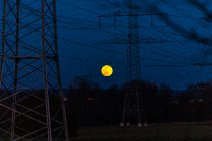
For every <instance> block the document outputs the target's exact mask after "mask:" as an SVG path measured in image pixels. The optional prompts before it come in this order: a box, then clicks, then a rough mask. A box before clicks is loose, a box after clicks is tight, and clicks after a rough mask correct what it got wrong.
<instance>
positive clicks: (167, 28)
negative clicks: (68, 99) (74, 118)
mask: <svg viewBox="0 0 212 141" xmlns="http://www.w3.org/2000/svg"><path fill="white" fill-rule="evenodd" d="M137 3H138V6H137V8H138V14H140V16H139V27H138V28H139V34H140V43H141V44H140V48H141V67H142V68H141V77H142V79H143V80H147V81H151V82H156V83H158V84H160V83H165V84H167V85H169V86H171V88H172V89H186V87H187V86H188V85H189V84H190V83H196V82H200V81H208V80H210V79H211V69H212V67H211V65H210V64H211V62H210V60H211V54H212V49H211V47H210V46H211V41H210V40H209V39H210V37H211V34H212V33H211V32H210V31H211V17H210V14H211V11H210V9H211V8H210V7H211V6H212V2H211V1H209V0H201V1H198V0H197V2H196V3H193V2H192V1H190V0H178V1H173V0H160V1H158V0H148V1H147V0H146V1H145V0H138V1H137ZM204 7H205V8H204ZM0 8H1V9H2V4H0ZM127 9H128V8H127V1H125V0H71V1H70V0H58V1H57V15H58V17H57V18H58V24H57V25H58V40H59V48H60V61H61V70H62V78H63V86H64V87H68V86H69V85H70V82H71V80H72V79H73V77H75V76H84V75H86V76H89V77H91V78H92V79H93V80H94V81H96V82H97V83H99V84H100V85H101V86H102V87H108V86H110V85H111V84H116V83H117V84H121V83H124V82H125V81H126V77H125V73H126V65H127V64H126V59H127V58H126V57H127V56H126V51H127V45H125V44H118V43H114V42H126V41H127V26H128V25H127V18H126V17H117V18H116V23H114V17H111V18H102V19H101V27H99V19H98V16H101V15H104V14H107V15H108V14H110V13H111V14H112V13H116V14H119V13H120V12H121V11H126V12H127ZM32 12H36V11H32ZM161 15H163V16H161ZM11 24H12V23H11ZM0 28H1V27H0ZM37 38H39V37H37ZM112 42H113V43H112ZM105 64H110V65H111V66H112V67H113V69H114V73H113V75H112V76H111V77H109V78H105V77H102V75H101V71H100V70H101V67H102V66H103V65H105Z"/></svg>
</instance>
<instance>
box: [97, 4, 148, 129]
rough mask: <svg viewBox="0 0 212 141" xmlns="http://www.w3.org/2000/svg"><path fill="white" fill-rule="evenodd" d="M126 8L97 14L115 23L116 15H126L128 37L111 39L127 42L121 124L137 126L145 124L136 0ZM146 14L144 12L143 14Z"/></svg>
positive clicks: (113, 41) (116, 42)
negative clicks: (124, 92)
mask: <svg viewBox="0 0 212 141" xmlns="http://www.w3.org/2000/svg"><path fill="white" fill-rule="evenodd" d="M127 2H128V4H127V6H128V10H127V12H122V11H118V12H114V13H113V14H105V15H101V16H99V20H100V23H101V19H102V18H103V17H114V21H115V23H116V18H117V17H127V18H128V38H127V40H126V41H124V40H122V39H120V40H119V39H117V38H116V39H113V40H112V43H115V44H127V69H126V70H127V73H126V79H127V82H129V87H127V88H126V94H125V100H124V107H123V113H122V121H121V124H120V125H121V126H125V125H127V126H128V125H130V124H131V123H132V122H136V123H137V124H138V126H142V124H143V125H144V126H146V125H147V124H146V120H145V114H144V108H143V102H142V96H141V89H140V80H141V62H140V59H141V57H140V47H139V45H140V44H139V42H140V38H139V18H138V17H139V16H142V15H143V14H139V13H138V12H137V9H138V6H137V0H128V1H127ZM144 15H146V14H144Z"/></svg>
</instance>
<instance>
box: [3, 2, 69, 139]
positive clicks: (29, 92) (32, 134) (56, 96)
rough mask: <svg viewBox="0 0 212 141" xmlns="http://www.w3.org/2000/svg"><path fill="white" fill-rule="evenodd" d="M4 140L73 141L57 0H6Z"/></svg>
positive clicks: (4, 15)
mask: <svg viewBox="0 0 212 141" xmlns="http://www.w3.org/2000/svg"><path fill="white" fill-rule="evenodd" d="M1 3H2V4H3V12H2V13H3V14H2V15H3V17H2V44H1V45H2V46H1V63H0V65H1V66H0V140H5V141H7V140H8V141H38V140H42V141H45V140H46V141H47V140H48V141H54V140H64V141H69V135H68V129H67V120H66V113H65V106H64V98H63V94H62V85H61V77H60V68H59V60H58V59H59V58H58V42H57V25H56V21H57V19H56V0H2V1H1Z"/></svg>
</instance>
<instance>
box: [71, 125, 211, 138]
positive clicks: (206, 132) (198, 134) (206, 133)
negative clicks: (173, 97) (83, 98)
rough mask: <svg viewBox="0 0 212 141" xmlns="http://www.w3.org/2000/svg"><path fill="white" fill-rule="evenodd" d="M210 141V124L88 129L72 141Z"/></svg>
mask: <svg viewBox="0 0 212 141" xmlns="http://www.w3.org/2000/svg"><path fill="white" fill-rule="evenodd" d="M209 140H210V141H211V140H212V124H200V125H198V124H186V123H180V124H179V123H178V124H152V125H149V126H148V127H136V126H131V127H119V126H117V127H116V126H110V127H90V128H82V129H79V130H78V137H75V138H73V139H72V141H209Z"/></svg>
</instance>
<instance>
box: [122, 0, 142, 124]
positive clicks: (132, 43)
mask: <svg viewBox="0 0 212 141" xmlns="http://www.w3.org/2000/svg"><path fill="white" fill-rule="evenodd" d="M128 7H129V13H128V47H127V81H128V82H130V86H129V87H128V88H127V89H126V95H125V100H124V108H123V114H122V123H121V125H124V124H125V123H126V125H129V124H130V122H131V121H132V120H135V121H136V122H137V124H138V126H141V125H142V124H141V123H142V122H145V116H144V109H143V104H142V100H141V91H140V88H139V87H140V86H139V80H140V79H141V62H140V59H141V57H140V47H139V22H138V17H139V15H138V14H137V11H136V0H128ZM141 114H142V115H141ZM142 118H143V121H141V120H142Z"/></svg>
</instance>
